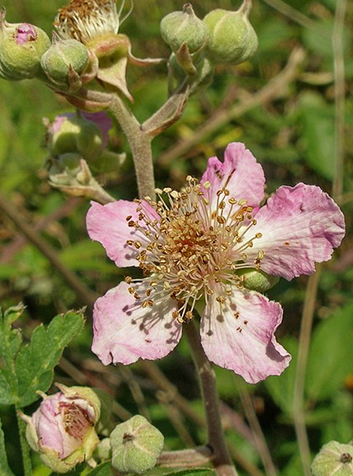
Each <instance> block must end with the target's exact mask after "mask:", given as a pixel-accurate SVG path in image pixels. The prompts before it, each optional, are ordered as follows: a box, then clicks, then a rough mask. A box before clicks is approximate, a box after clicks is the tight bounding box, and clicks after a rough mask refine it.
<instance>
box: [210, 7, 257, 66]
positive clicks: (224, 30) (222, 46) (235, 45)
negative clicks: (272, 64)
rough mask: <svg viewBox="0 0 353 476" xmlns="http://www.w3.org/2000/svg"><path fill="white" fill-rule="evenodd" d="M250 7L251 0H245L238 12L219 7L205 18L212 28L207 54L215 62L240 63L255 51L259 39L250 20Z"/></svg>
mask: <svg viewBox="0 0 353 476" xmlns="http://www.w3.org/2000/svg"><path fill="white" fill-rule="evenodd" d="M250 9H251V0H244V2H243V4H242V6H241V7H240V8H239V10H238V11H236V12H230V11H227V10H222V9H220V8H218V9H216V10H213V11H211V12H210V13H208V14H207V15H206V16H205V18H204V19H203V21H204V22H205V23H206V25H207V26H208V27H209V30H210V37H209V40H208V45H207V50H206V54H207V56H208V57H209V58H210V59H212V60H213V61H214V62H215V63H233V64H238V63H242V62H243V61H245V60H247V59H248V58H250V57H251V56H252V55H253V54H254V53H255V51H256V49H257V45H258V40H257V36H256V33H255V30H254V29H253V27H252V26H251V24H250V22H249V20H248V15H249V12H250Z"/></svg>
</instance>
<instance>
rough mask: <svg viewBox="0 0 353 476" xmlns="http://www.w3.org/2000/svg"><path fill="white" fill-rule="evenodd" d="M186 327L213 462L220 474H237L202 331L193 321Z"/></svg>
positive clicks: (227, 475) (225, 475)
mask: <svg viewBox="0 0 353 476" xmlns="http://www.w3.org/2000/svg"><path fill="white" fill-rule="evenodd" d="M184 327H185V333H186V337H187V339H188V341H189V345H190V349H191V353H192V356H193V359H194V363H195V367H196V369H197V373H198V375H199V378H200V385H201V394H202V400H203V403H204V407H205V414H206V421H207V434H208V445H209V446H210V448H211V449H212V451H213V454H214V456H213V458H212V464H213V467H214V468H215V470H216V472H217V474H218V475H219V476H237V475H238V473H237V471H236V469H235V467H234V465H233V463H232V461H231V459H230V456H229V453H228V449H227V446H226V442H225V438H224V433H223V429H222V422H221V415H220V411H219V399H218V393H217V387H216V378H215V373H214V370H213V368H212V365H211V363H210V361H209V360H208V358H207V357H206V355H205V352H204V350H203V348H202V345H201V340H200V332H199V330H198V328H197V326H196V324H195V323H194V322H193V321H192V322H190V323H188V324H187V325H185V326H184Z"/></svg>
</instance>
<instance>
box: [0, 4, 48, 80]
mask: <svg viewBox="0 0 353 476" xmlns="http://www.w3.org/2000/svg"><path fill="white" fill-rule="evenodd" d="M49 47H50V40H49V38H48V35H47V34H46V33H45V32H44V31H43V30H41V29H40V28H38V27H36V26H34V25H31V24H29V23H13V24H12V23H7V21H5V9H4V8H3V9H2V10H1V12H0V78H3V79H7V80H9V81H19V80H21V79H31V78H34V77H36V76H37V75H40V72H41V68H40V58H41V56H42V55H43V53H44V52H45V51H47V50H48V48H49Z"/></svg>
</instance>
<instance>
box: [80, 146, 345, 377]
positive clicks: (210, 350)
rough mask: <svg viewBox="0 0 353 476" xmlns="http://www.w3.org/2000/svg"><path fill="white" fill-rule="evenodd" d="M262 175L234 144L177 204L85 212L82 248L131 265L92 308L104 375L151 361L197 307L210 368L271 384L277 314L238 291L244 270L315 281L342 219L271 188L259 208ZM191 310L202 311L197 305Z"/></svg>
mask: <svg viewBox="0 0 353 476" xmlns="http://www.w3.org/2000/svg"><path fill="white" fill-rule="evenodd" d="M264 183H265V178H264V173H263V170H262V167H261V165H260V164H258V163H257V162H256V159H255V158H254V157H253V155H252V154H251V152H250V151H248V150H247V149H246V148H245V147H244V145H243V144H240V143H232V144H230V145H229V146H228V147H227V149H226V151H225V159H224V163H222V162H220V161H219V160H218V159H217V158H216V157H212V158H211V159H209V161H208V165H207V169H206V172H205V173H204V175H203V177H202V179H201V182H200V183H198V181H197V180H196V179H194V178H191V177H188V178H187V185H186V187H185V189H183V190H182V191H181V192H180V193H179V192H176V191H172V190H171V189H169V188H166V189H164V190H163V191H162V190H157V191H156V192H157V194H158V197H159V198H158V201H157V202H154V201H152V200H150V199H149V198H148V197H146V198H145V200H142V201H140V200H137V201H135V202H128V201H124V200H119V201H117V202H114V203H109V204H107V205H104V206H102V205H99V204H97V203H92V207H91V209H90V210H89V212H88V215H87V229H88V233H89V235H90V237H91V238H92V239H93V240H97V241H99V242H100V243H102V245H103V246H104V247H105V249H106V251H107V254H108V256H109V257H110V258H111V259H112V260H114V261H115V263H116V265H117V266H139V267H140V268H141V269H142V271H143V274H144V276H145V277H144V278H142V279H132V278H131V277H127V278H126V282H123V283H120V284H119V285H118V286H117V287H116V288H113V289H111V290H110V291H108V292H107V294H106V295H105V296H103V297H101V298H99V299H98V300H97V301H96V303H95V309H94V339H93V346H92V350H93V352H95V353H96V354H97V355H98V357H99V358H100V360H101V361H102V362H103V363H104V364H105V365H107V364H109V363H112V362H113V363H118V362H120V363H123V364H131V363H133V362H135V361H136V360H137V359H138V358H139V357H140V358H143V359H157V358H161V357H164V356H165V355H167V354H168V353H169V352H170V351H171V350H172V349H173V348H174V347H175V346H176V345H177V343H178V342H179V340H180V337H181V332H182V323H183V322H185V321H188V320H189V319H191V318H192V317H193V309H194V307H195V305H196V303H197V302H198V301H201V303H204V309H203V312H202V314H201V329H200V330H201V341H202V345H203V348H204V350H205V352H206V354H207V356H208V357H209V359H210V360H211V361H213V362H214V363H216V364H218V365H220V366H221V367H224V368H227V369H231V370H233V371H234V372H236V373H238V374H240V375H242V376H243V377H244V379H245V380H246V381H247V382H250V383H256V382H258V381H259V380H263V379H265V378H266V377H268V376H269V375H279V374H281V373H282V371H283V370H284V369H285V368H286V367H287V366H288V364H289V361H290V355H289V354H288V353H287V352H286V351H285V349H283V347H282V346H281V345H279V344H278V343H277V342H276V339H275V336H274V333H275V331H276V329H277V327H278V326H279V324H280V323H281V321H282V308H281V306H280V304H278V303H276V302H273V301H270V300H269V299H268V298H267V297H266V296H264V295H262V294H259V293H258V292H256V291H253V290H249V289H247V288H246V287H245V286H246V275H245V276H244V275H242V273H241V270H244V269H255V270H261V271H264V272H265V273H268V274H270V275H275V276H282V277H284V278H286V279H288V280H291V279H292V278H294V277H296V276H299V275H301V274H310V273H312V272H314V270H315V268H314V263H315V262H322V261H326V260H328V259H330V257H331V254H332V251H333V248H336V247H337V246H339V244H340V243H341V241H342V238H343V236H344V230H345V225H344V218H343V215H342V213H341V211H340V209H339V208H338V206H337V205H336V204H335V203H334V201H333V200H332V199H331V198H330V197H329V196H328V195H327V194H326V193H324V192H323V191H322V190H321V189H320V188H319V187H316V186H312V185H305V184H303V183H299V184H298V185H296V186H295V187H287V186H283V187H280V188H279V189H278V190H277V191H276V193H275V194H274V195H273V196H272V197H271V198H269V199H268V201H267V203H266V205H264V206H263V207H261V208H259V205H260V202H261V200H262V199H263V197H264ZM198 309H199V306H198Z"/></svg>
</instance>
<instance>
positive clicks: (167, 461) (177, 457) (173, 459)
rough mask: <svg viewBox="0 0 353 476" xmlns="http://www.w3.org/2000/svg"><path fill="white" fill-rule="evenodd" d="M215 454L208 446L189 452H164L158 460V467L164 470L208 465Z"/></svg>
mask: <svg viewBox="0 0 353 476" xmlns="http://www.w3.org/2000/svg"><path fill="white" fill-rule="evenodd" d="M212 457H213V453H212V450H211V448H210V447H208V446H199V447H198V448H193V449H189V450H180V451H164V452H163V453H162V454H161V455H160V457H159V458H158V461H157V465H158V466H162V467H164V468H173V467H174V468H175V467H177V468H193V467H195V466H201V465H203V464H208V463H209V462H210V461H211V460H212Z"/></svg>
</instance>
